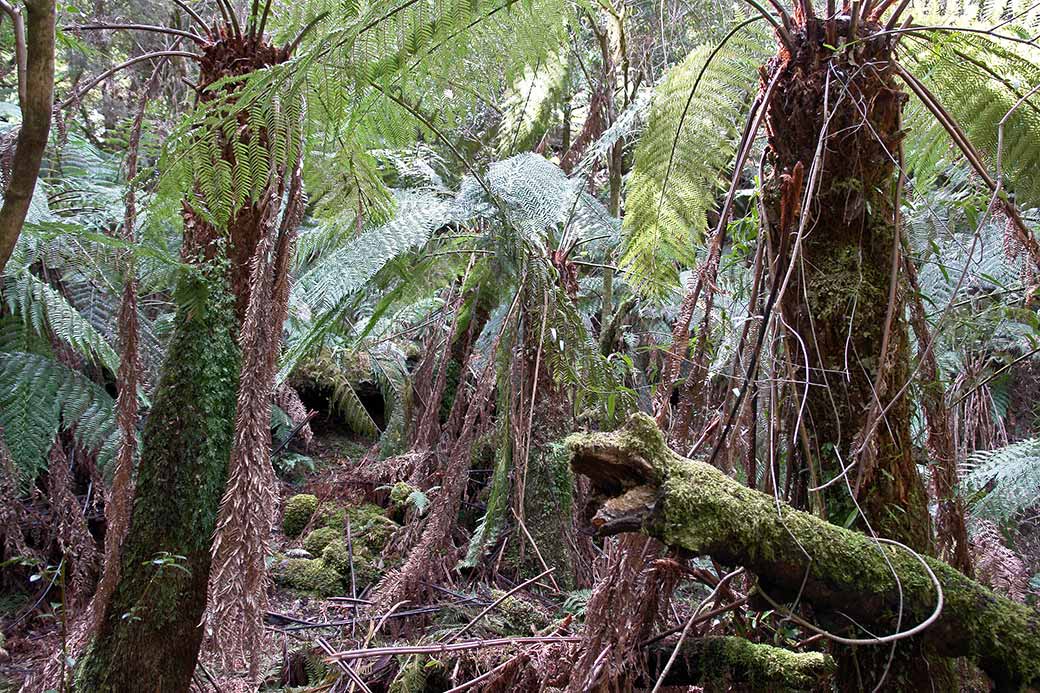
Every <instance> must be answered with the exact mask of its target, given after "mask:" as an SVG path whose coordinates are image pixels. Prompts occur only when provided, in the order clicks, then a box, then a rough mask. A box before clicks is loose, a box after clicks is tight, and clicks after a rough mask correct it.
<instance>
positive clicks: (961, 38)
mask: <svg viewBox="0 0 1040 693" xmlns="http://www.w3.org/2000/svg"><path fill="white" fill-rule="evenodd" d="M1006 30H1008V28H1005V31H1006ZM906 40H907V48H908V50H906V51H905V52H904V54H903V55H901V56H900V62H901V64H902V65H904V67H906V69H907V70H909V71H910V72H912V73H913V74H914V75H915V76H916V77H917V78H918V79H920V80H921V81H922V82H923V83H924V84H925V85H926V86H927V87H928V89H929V90H930V91H931V92H932V94H934V95H935V97H936V98H937V99H938V101H939V102H940V105H941V106H942V107H943V108H944V109H946V111H948V112H949V114H950V115H951V116H952V117H953V118H954V119H955V120H956V121H957V123H958V125H959V126H960V128H961V129H962V130H963V131H964V133H965V135H966V136H967V138H968V140H969V141H970V142H971V143H972V145H973V146H974V147H975V148H976V149H977V150H979V152H980V153H981V154H982V155H983V156H984V157H985V159H986V161H985V164H986V165H987V167H988V168H989V170H990V175H991V176H993V177H994V178H996V173H997V172H996V158H997V139H998V129H999V124H1000V121H1001V120H1002V119H1004V118H1005V116H1007V122H1006V124H1005V126H1004V143H1003V156H1002V167H1003V173H1004V176H1005V185H1006V187H1007V188H1008V189H1009V190H1010V191H1011V192H1013V193H1014V194H1015V196H1016V201H1017V203H1018V204H1019V205H1020V206H1023V207H1034V206H1037V205H1038V204H1040V174H1038V171H1040V95H1037V94H1030V91H1031V90H1032V89H1033V88H1034V87H1035V86H1036V85H1037V84H1040V67H1038V65H1040V50H1036V49H1032V48H1024V47H1022V46H1020V45H1017V44H1007V43H1001V42H999V41H997V40H995V39H992V38H990V37H988V36H984V35H979V34H970V35H969V34H960V33H956V32H954V31H943V32H939V31H936V32H933V33H930V34H927V39H924V38H922V37H920V36H911V37H908V38H907V39H906ZM1020 102H1021V103H1020ZM1009 113H1010V116H1009V115H1008V114H1009ZM907 125H908V126H909V128H908V129H909V131H910V136H909V139H908V142H907V145H906V147H905V150H906V152H907V165H908V168H909V169H910V171H911V172H912V173H913V174H914V175H915V178H918V179H919V180H920V182H921V183H927V182H928V181H931V180H934V179H935V177H936V175H938V174H939V173H941V172H942V171H943V169H944V168H945V167H946V166H947V165H948V163H949V162H950V161H952V160H953V159H955V158H956V157H957V153H956V152H955V151H954V150H953V149H952V144H951V140H950V138H949V136H948V135H947V134H946V131H945V130H944V129H943V126H942V125H941V124H940V123H939V122H938V120H936V118H935V117H934V116H932V114H931V113H930V112H928V110H927V109H926V108H924V106H923V105H922V104H921V103H920V102H918V101H917V100H916V99H915V100H914V102H913V107H912V108H911V109H910V110H909V114H908V117H907Z"/></svg>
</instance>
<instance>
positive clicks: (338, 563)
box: [321, 538, 350, 576]
mask: <svg viewBox="0 0 1040 693" xmlns="http://www.w3.org/2000/svg"><path fill="white" fill-rule="evenodd" d="M321 558H322V560H323V561H325V563H327V564H328V565H330V566H332V567H333V568H334V569H335V570H336V572H337V573H339V574H340V575H343V576H349V575H350V551H349V550H348V549H347V542H345V541H343V540H342V539H340V538H335V539H333V540H332V541H330V542H328V544H326V545H325V547H324V548H323V549H322V551H321Z"/></svg>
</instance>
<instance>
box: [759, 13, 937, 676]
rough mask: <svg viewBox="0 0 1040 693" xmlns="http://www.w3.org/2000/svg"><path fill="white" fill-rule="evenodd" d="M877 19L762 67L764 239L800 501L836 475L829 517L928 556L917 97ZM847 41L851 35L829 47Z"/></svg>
mask: <svg viewBox="0 0 1040 693" xmlns="http://www.w3.org/2000/svg"><path fill="white" fill-rule="evenodd" d="M856 14H857V12H855V11H853V12H852V15H853V16H855V15H856ZM880 28H881V27H879V26H877V25H876V24H874V23H872V22H866V21H864V22H861V23H860V26H859V27H858V28H857V26H856V21H855V20H854V19H849V18H848V17H844V18H839V19H832V20H819V19H816V18H813V17H809V18H805V19H804V22H803V24H802V26H801V27H799V30H798V31H797V32H795V34H794V39H793V41H794V51H793V53H787V52H786V51H785V53H783V54H782V55H781V56H779V57H778V58H777V59H775V61H774V64H773V66H772V70H771V73H770V74H769V75H768V79H770V80H776V83H775V93H774V94H773V96H772V98H771V99H770V101H769V103H768V107H767V112H766V117H767V120H766V123H767V127H768V135H769V150H768V152H767V158H766V160H767V162H768V163H769V165H770V169H771V174H770V176H769V178H768V180H767V181H766V182H765V189H764V196H765V203H766V208H767V213H768V217H769V219H768V221H769V227H770V231H769V240H768V242H769V244H770V245H769V250H770V258H771V259H772V260H773V263H774V264H773V267H774V271H773V282H774V284H773V291H774V292H775V294H774V296H775V299H774V300H775V302H776V303H775V311H776V319H777V323H776V324H777V325H778V326H780V332H781V334H783V335H784V337H785V338H784V343H785V353H784V358H785V359H786V361H787V365H786V370H785V372H786V373H788V374H790V376H791V379H792V380H793V384H792V386H791V387H792V388H793V395H794V397H795V398H796V399H797V401H798V403H799V406H797V407H795V408H794V409H795V411H796V414H795V416H796V417H797V420H796V421H795V423H794V424H793V425H791V426H790V427H789V430H790V431H791V434H792V435H791V440H790V444H789V448H788V449H789V450H790V451H791V454H790V458H789V460H788V478H789V480H790V479H791V478H792V475H794V477H795V478H797V479H798V486H797V487H796V488H797V489H799V490H796V491H794V492H793V493H792V494H791V497H793V498H796V499H801V498H805V497H806V495H808V494H812V493H814V492H813V491H812V488H819V487H820V486H821V485H826V484H827V483H828V482H831V483H830V484H829V485H827V486H826V488H824V489H823V490H822V494H823V495H822V502H819V501H820V500H821V499H820V497H819V496H816V500H817V502H816V503H815V507H816V508H817V510H818V511H819V512H820V513H821V514H823V515H824V516H825V517H826V518H827V519H829V520H830V521H831V522H834V523H836V524H844V525H845V526H850V525H852V526H856V527H858V528H861V529H862V530H863V531H865V532H871V531H873V532H876V533H877V534H878V535H880V536H883V537H888V538H891V539H897V540H899V541H901V542H904V543H905V544H907V545H909V546H911V547H912V548H914V549H916V550H918V551H922V552H928V553H930V552H931V551H932V544H933V542H932V533H931V522H930V517H929V514H928V504H927V495H926V494H925V490H924V486H923V484H922V482H921V479H920V476H919V474H918V471H917V467H916V465H915V463H914V460H913V458H912V455H911V453H912V446H911V438H910V411H909V402H908V399H907V397H906V396H905V387H904V386H905V384H906V382H907V380H908V378H909V376H910V369H909V358H908V341H909V340H908V336H907V328H906V323H905V320H904V317H903V313H904V310H903V307H904V291H903V288H902V280H901V277H902V275H901V273H900V267H899V258H900V256H901V251H902V248H901V244H900V237H899V229H898V216H897V206H898V192H897V185H898V180H899V178H898V176H897V171H898V168H897V165H898V161H899V152H900V139H901V137H902V134H903V133H902V131H901V112H902V108H903V104H904V103H905V101H906V99H907V97H906V95H905V94H904V93H903V92H902V91H901V90H900V89H899V88H898V86H897V84H896V82H895V80H894V75H895V72H894V69H893V67H892V64H891V61H892V59H893V48H894V42H895V40H896V38H895V37H893V36H892V35H880V36H878V35H876V33H877V32H878V30H879V29H880ZM828 33H830V35H828ZM845 41H857V43H856V44H854V45H852V46H847V47H843V48H842V49H840V50H835V49H834V48H833V46H834V45H839V46H840V45H841V44H842V43H843V42H845ZM835 42H837V43H835ZM782 370H783V369H782ZM836 654H837V659H838V664H839V674H838V679H839V682H844V685H848V686H854V687H855V686H859V687H862V686H865V685H868V686H873V685H874V683H876V682H877V680H879V677H882V676H886V675H887V676H889V677H890V678H889V681H890V682H893V681H894V682H898V683H899V685H909V684H908V682H909V680H911V679H914V680H919V681H918V682H919V683H920V682H922V681H927V680H928V679H929V673H928V670H927V666H926V665H924V668H923V669H922V665H921V664H918V665H914V664H911V663H910V662H909V660H910V659H913V660H914V661H915V662H918V663H921V662H923V660H922V658H921V657H920V656H916V655H911V652H910V650H909V649H908V648H907V646H906V645H905V644H904V645H903V646H902V647H901V649H900V654H901V657H900V658H899V659H898V660H897V664H896V665H895V666H893V667H890V666H889V662H888V661H887V660H888V657H889V652H888V649H887V648H886V649H885V650H884V651H879V648H873V649H871V650H867V651H862V652H859V651H857V650H855V649H846V650H842V651H839V652H836ZM857 655H858V658H857ZM900 661H901V662H902V665H904V666H901V665H900V664H899V662H900ZM932 673H933V674H934V667H933V672H932Z"/></svg>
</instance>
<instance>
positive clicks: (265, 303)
mask: <svg viewBox="0 0 1040 693" xmlns="http://www.w3.org/2000/svg"><path fill="white" fill-rule="evenodd" d="M301 166H302V162H300V163H298V164H297V167H296V170H294V171H293V172H292V175H291V177H290V180H289V183H288V186H287V187H288V191H285V190H284V189H283V188H282V186H280V185H273V186H272V187H271V189H270V191H269V195H268V198H267V204H266V210H265V214H264V216H263V224H264V226H265V227H266V232H265V233H264V235H263V236H261V238H260V241H259V242H258V243H257V246H256V252H255V254H254V256H253V258H252V261H251V263H250V264H251V276H250V280H249V284H250V286H249V301H248V305H247V309H246V315H245V319H244V321H243V323H242V331H241V335H240V338H239V342H240V344H241V347H242V371H241V378H240V381H239V391H238V405H237V411H236V414H235V440H234V445H233V447H232V450H231V462H230V465H229V468H228V485H227V489H226V491H225V493H224V498H223V500H222V501H221V505H220V511H219V515H218V520H217V529H216V532H215V536H214V541H213V549H212V555H213V567H212V572H211V574H210V583H209V592H210V599H209V605H208V610H207V618H206V620H207V626H208V629H207V630H208V634H209V636H210V638H211V640H212V641H213V642H219V643H220V656H221V660H222V662H223V663H224V664H225V665H227V666H237V665H240V664H241V663H243V662H244V663H246V664H248V667H249V676H250V679H251V681H252V682H253V683H256V682H257V677H258V676H259V653H260V650H261V647H260V645H261V640H262V637H263V612H264V609H265V607H266V604H267V588H268V579H269V578H268V575H267V568H266V564H265V559H266V557H267V555H268V553H269V552H268V542H269V539H270V533H271V526H272V524H273V522H274V518H275V509H276V507H277V501H276V494H275V478H274V469H273V468H272V466H271V431H270V403H271V389H272V386H273V382H274V373H275V366H276V359H277V352H278V345H279V341H280V339H281V326H282V324H283V322H284V321H285V315H286V312H287V310H288V299H289V278H288V274H289V262H290V259H291V256H292V248H293V239H294V238H295V235H296V229H297V227H298V225H299V222H300V217H301V215H302V212H303V192H302V171H301ZM283 195H287V203H286V205H287V206H286V209H285V210H284V212H282V210H281V209H280V202H281V199H282V197H283ZM280 212H281V213H282V221H281V224H280V225H279V224H277V219H278V216H279V213H280Z"/></svg>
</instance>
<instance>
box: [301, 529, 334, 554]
mask: <svg viewBox="0 0 1040 693" xmlns="http://www.w3.org/2000/svg"><path fill="white" fill-rule="evenodd" d="M340 536H342V532H341V530H338V529H336V528H335V527H319V528H318V529H315V530H313V531H312V532H311V533H310V534H308V535H307V538H306V539H304V540H303V548H304V550H306V551H308V552H310V553H311V555H314V556H320V555H321V552H322V551H324V550H325V547H326V546H328V545H329V543H331V542H333V541H335V540H336V539H338V538H339V537H340Z"/></svg>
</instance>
